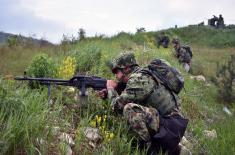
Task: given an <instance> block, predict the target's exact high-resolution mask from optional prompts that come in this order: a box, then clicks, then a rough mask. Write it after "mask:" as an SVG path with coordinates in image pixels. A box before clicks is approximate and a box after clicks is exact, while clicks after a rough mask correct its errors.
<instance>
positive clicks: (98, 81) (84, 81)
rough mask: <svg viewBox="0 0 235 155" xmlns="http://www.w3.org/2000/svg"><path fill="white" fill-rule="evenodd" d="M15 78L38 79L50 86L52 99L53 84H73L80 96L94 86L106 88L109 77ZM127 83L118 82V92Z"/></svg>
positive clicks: (20, 78) (23, 77) (83, 95)
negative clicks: (67, 78)
mask: <svg viewBox="0 0 235 155" xmlns="http://www.w3.org/2000/svg"><path fill="white" fill-rule="evenodd" d="M14 79H15V80H20V81H37V82H39V84H41V85H47V86H48V98H49V99H50V94H51V93H50V92H51V85H62V86H71V87H76V88H78V89H79V90H80V93H79V94H80V96H81V97H85V96H87V95H88V94H87V91H86V90H87V88H92V89H94V90H102V89H106V83H107V79H104V78H102V77H98V76H85V75H76V76H74V77H72V78H71V79H69V80H64V79H53V78H33V77H27V76H22V77H19V76H18V77H15V78H14ZM125 87H126V84H124V83H120V82H119V83H118V86H117V88H116V91H117V92H118V94H121V92H122V91H123V90H124V89H125Z"/></svg>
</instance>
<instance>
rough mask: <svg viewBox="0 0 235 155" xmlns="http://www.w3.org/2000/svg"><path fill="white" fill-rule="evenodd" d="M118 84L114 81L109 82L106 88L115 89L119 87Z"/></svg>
mask: <svg viewBox="0 0 235 155" xmlns="http://www.w3.org/2000/svg"><path fill="white" fill-rule="evenodd" d="M117 85H118V83H117V82H116V81H114V80H107V84H106V87H107V89H115V88H116V87H117Z"/></svg>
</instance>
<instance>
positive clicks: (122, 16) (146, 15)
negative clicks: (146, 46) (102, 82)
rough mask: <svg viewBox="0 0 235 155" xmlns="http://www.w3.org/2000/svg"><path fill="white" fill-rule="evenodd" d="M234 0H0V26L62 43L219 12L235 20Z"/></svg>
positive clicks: (168, 24) (153, 28) (227, 20)
mask: <svg viewBox="0 0 235 155" xmlns="http://www.w3.org/2000/svg"><path fill="white" fill-rule="evenodd" d="M234 6H235V0H221V1H217V2H216V1H215V0H0V11H1V13H0V31H3V32H8V33H14V34H22V35H25V36H33V37H35V38H44V39H47V40H49V41H51V42H53V43H60V41H61V39H62V35H63V34H65V35H68V36H72V35H73V36H75V37H77V32H78V30H79V29H80V28H83V29H85V31H86V35H87V36H94V35H96V34H97V35H99V34H104V35H106V36H111V35H115V34H117V33H119V32H121V31H125V32H130V33H135V32H136V28H140V27H144V28H145V29H146V30H147V31H157V30H161V29H167V28H170V27H174V26H175V25H178V27H181V26H186V25H189V24H198V23H200V22H202V21H204V22H205V23H207V20H208V19H209V18H212V15H216V16H219V14H222V15H223V17H224V20H225V24H235V8H234Z"/></svg>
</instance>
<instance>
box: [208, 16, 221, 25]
mask: <svg viewBox="0 0 235 155" xmlns="http://www.w3.org/2000/svg"><path fill="white" fill-rule="evenodd" d="M208 25H209V26H211V27H214V28H224V27H225V25H224V18H223V17H222V15H219V17H217V16H215V15H213V18H211V19H208Z"/></svg>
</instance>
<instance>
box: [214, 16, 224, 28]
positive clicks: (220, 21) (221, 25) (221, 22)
mask: <svg viewBox="0 0 235 155" xmlns="http://www.w3.org/2000/svg"><path fill="white" fill-rule="evenodd" d="M216 27H217V28H224V18H223V17H222V15H219V18H218V22H217V25H216Z"/></svg>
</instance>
